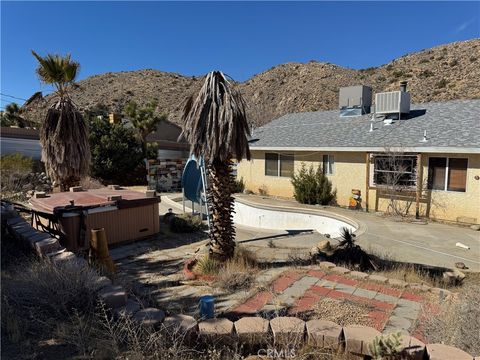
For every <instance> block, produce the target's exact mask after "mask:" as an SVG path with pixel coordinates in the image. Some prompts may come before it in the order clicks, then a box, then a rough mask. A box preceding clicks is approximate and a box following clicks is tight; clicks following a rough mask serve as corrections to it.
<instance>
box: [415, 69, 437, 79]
mask: <svg viewBox="0 0 480 360" xmlns="http://www.w3.org/2000/svg"><path fill="white" fill-rule="evenodd" d="M433 75H435V74H434V73H433V72H431V71H430V70H423V71H422V72H420V73H419V74H418V77H419V78H428V77H431V76H433Z"/></svg>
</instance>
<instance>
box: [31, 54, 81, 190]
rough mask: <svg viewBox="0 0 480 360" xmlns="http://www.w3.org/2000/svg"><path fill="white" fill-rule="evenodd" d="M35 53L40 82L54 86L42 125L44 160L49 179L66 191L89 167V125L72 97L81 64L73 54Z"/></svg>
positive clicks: (75, 183) (41, 136)
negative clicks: (71, 89) (71, 88)
mask: <svg viewBox="0 0 480 360" xmlns="http://www.w3.org/2000/svg"><path fill="white" fill-rule="evenodd" d="M32 54H33V56H35V58H36V59H37V60H38V63H39V64H38V67H37V69H36V72H37V74H38V77H39V78H40V81H42V82H43V83H45V84H50V85H53V86H54V87H55V93H54V94H55V96H54V103H53V104H52V106H51V107H50V108H49V109H48V111H47V115H46V117H45V121H44V123H43V124H42V126H41V128H40V144H41V145H42V161H43V162H44V163H45V168H46V170H47V172H48V175H49V176H50V178H51V179H52V180H53V181H54V182H55V183H56V184H57V185H59V186H60V190H62V191H65V190H68V188H69V187H70V186H75V185H77V184H78V183H79V181H80V179H81V178H82V177H84V176H86V175H87V174H88V170H89V167H90V146H89V143H88V129H87V125H86V124H85V121H84V119H83V116H82V114H81V113H80V112H79V111H78V110H77V108H76V106H75V104H74V103H73V101H72V99H71V98H70V96H69V89H70V87H71V86H73V85H74V82H75V78H76V76H77V74H78V71H79V68H80V65H79V63H78V62H76V61H73V60H72V59H71V57H70V55H66V56H60V55H52V54H48V55H46V56H45V57H42V56H40V55H38V54H37V53H36V52H35V51H33V50H32Z"/></svg>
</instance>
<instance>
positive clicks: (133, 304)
mask: <svg viewBox="0 0 480 360" xmlns="http://www.w3.org/2000/svg"><path fill="white" fill-rule="evenodd" d="M140 308H141V304H140V303H139V302H137V301H135V300H132V299H128V300H127V303H126V304H125V306H122V307H119V308H115V309H114V313H115V315H116V316H117V317H121V316H134V315H135V314H136V313H137V312H138V311H140Z"/></svg>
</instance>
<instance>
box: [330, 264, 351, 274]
mask: <svg viewBox="0 0 480 360" xmlns="http://www.w3.org/2000/svg"><path fill="white" fill-rule="evenodd" d="M330 270H331V271H332V272H334V273H337V274H342V275H346V274H349V273H350V269H347V268H345V267H342V266H335V267H334V268H331V269H330Z"/></svg>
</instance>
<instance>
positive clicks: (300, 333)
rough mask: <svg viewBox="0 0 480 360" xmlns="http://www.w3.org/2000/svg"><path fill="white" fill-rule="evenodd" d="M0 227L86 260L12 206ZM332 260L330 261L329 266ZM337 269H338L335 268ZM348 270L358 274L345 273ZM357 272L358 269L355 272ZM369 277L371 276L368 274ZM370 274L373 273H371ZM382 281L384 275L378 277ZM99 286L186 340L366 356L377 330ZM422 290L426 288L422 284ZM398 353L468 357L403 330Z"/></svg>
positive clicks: (27, 242)
mask: <svg viewBox="0 0 480 360" xmlns="http://www.w3.org/2000/svg"><path fill="white" fill-rule="evenodd" d="M5 216H6V217H7V219H2V221H4V220H5V227H6V230H7V231H8V232H9V233H10V234H11V235H12V236H13V237H15V238H16V239H17V240H18V241H20V242H21V243H22V244H23V246H25V247H26V248H28V249H30V250H31V251H33V252H35V253H36V254H37V255H38V256H39V257H41V258H43V259H45V260H46V261H50V262H51V263H53V264H59V263H62V262H78V263H86V260H85V259H83V258H80V257H78V256H76V255H75V254H73V253H72V252H69V251H66V249H65V248H63V247H62V246H61V245H60V244H59V243H58V241H57V240H56V239H54V238H52V237H50V235H48V234H45V233H41V232H39V231H37V230H35V229H34V228H33V227H31V226H30V224H28V223H27V222H26V221H25V220H24V219H23V218H21V217H19V216H18V214H14V213H13V212H11V211H10V212H9V213H8V214H7V213H4V211H3V207H2V218H4V217H5ZM332 265H333V266H332ZM321 266H322V267H328V268H329V269H335V264H331V263H322V264H321ZM338 271H339V272H341V271H343V270H341V269H340V268H339V269H338ZM350 274H351V275H352V276H355V275H359V274H354V273H353V272H352V273H350ZM361 276H362V277H363V275H361ZM370 278H371V279H372V278H373V276H372V275H371V276H370ZM372 280H373V279H372ZM378 280H379V281H380V282H384V281H385V282H386V281H388V280H387V279H385V280H383V279H378ZM94 281H95V282H96V283H97V285H98V287H99V288H100V290H99V292H98V296H99V298H100V299H101V300H102V301H103V302H104V303H105V305H106V306H107V307H108V308H109V309H110V310H111V311H112V313H113V314H114V315H115V316H120V315H125V316H132V318H133V319H135V320H136V321H137V322H138V323H140V324H141V325H144V326H149V327H154V328H156V329H160V328H161V327H164V328H170V329H172V328H174V329H176V330H177V331H178V330H181V331H182V332H184V333H185V334H188V338H189V339H190V341H193V342H194V341H211V340H214V341H215V342H223V343H224V344H225V345H231V344H235V343H241V344H249V345H257V346H261V345H263V344H271V343H272V342H273V344H274V345H275V346H278V347H279V348H280V347H282V346H283V348H285V346H292V345H301V344H308V345H309V346H311V347H313V348H318V349H329V350H333V351H335V352H339V353H341V352H344V353H347V354H350V355H351V356H352V357H354V358H355V357H356V358H359V359H362V358H369V357H371V356H372V355H373V354H372V352H371V346H370V345H371V344H372V343H373V341H374V340H375V339H376V338H378V337H380V336H381V335H382V334H381V333H380V332H379V331H377V330H376V329H374V328H371V327H367V326H361V325H350V326H344V327H342V326H339V325H338V324H335V323H333V322H331V321H326V320H320V319H315V320H310V321H307V322H305V321H303V320H301V319H298V318H296V317H276V318H273V319H271V320H267V319H264V318H261V317H243V318H241V319H239V320H237V321H235V322H232V321H230V320H229V319H226V318H215V319H207V320H202V321H197V320H196V319H194V318H193V317H191V316H187V315H181V314H177V315H170V316H166V315H165V313H164V312H163V311H162V310H160V309H156V308H143V307H142V305H141V304H140V303H138V302H136V301H133V300H131V299H128V297H127V293H126V291H125V289H124V288H123V287H121V286H118V285H114V284H112V282H111V281H110V279H108V278H107V277H104V276H98V277H97V278H96V279H95V280H94ZM425 290H427V289H425ZM402 348H403V353H404V354H409V355H410V356H411V358H413V359H430V360H452V359H455V360H463V359H465V360H467V359H469V360H472V359H473V356H471V355H469V354H467V353H466V352H464V351H462V350H460V349H457V348H455V347H451V346H447V345H443V344H427V345H426V344H424V343H423V342H421V341H420V340H418V339H416V338H414V337H412V336H410V335H409V334H408V333H404V334H403V336H402Z"/></svg>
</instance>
